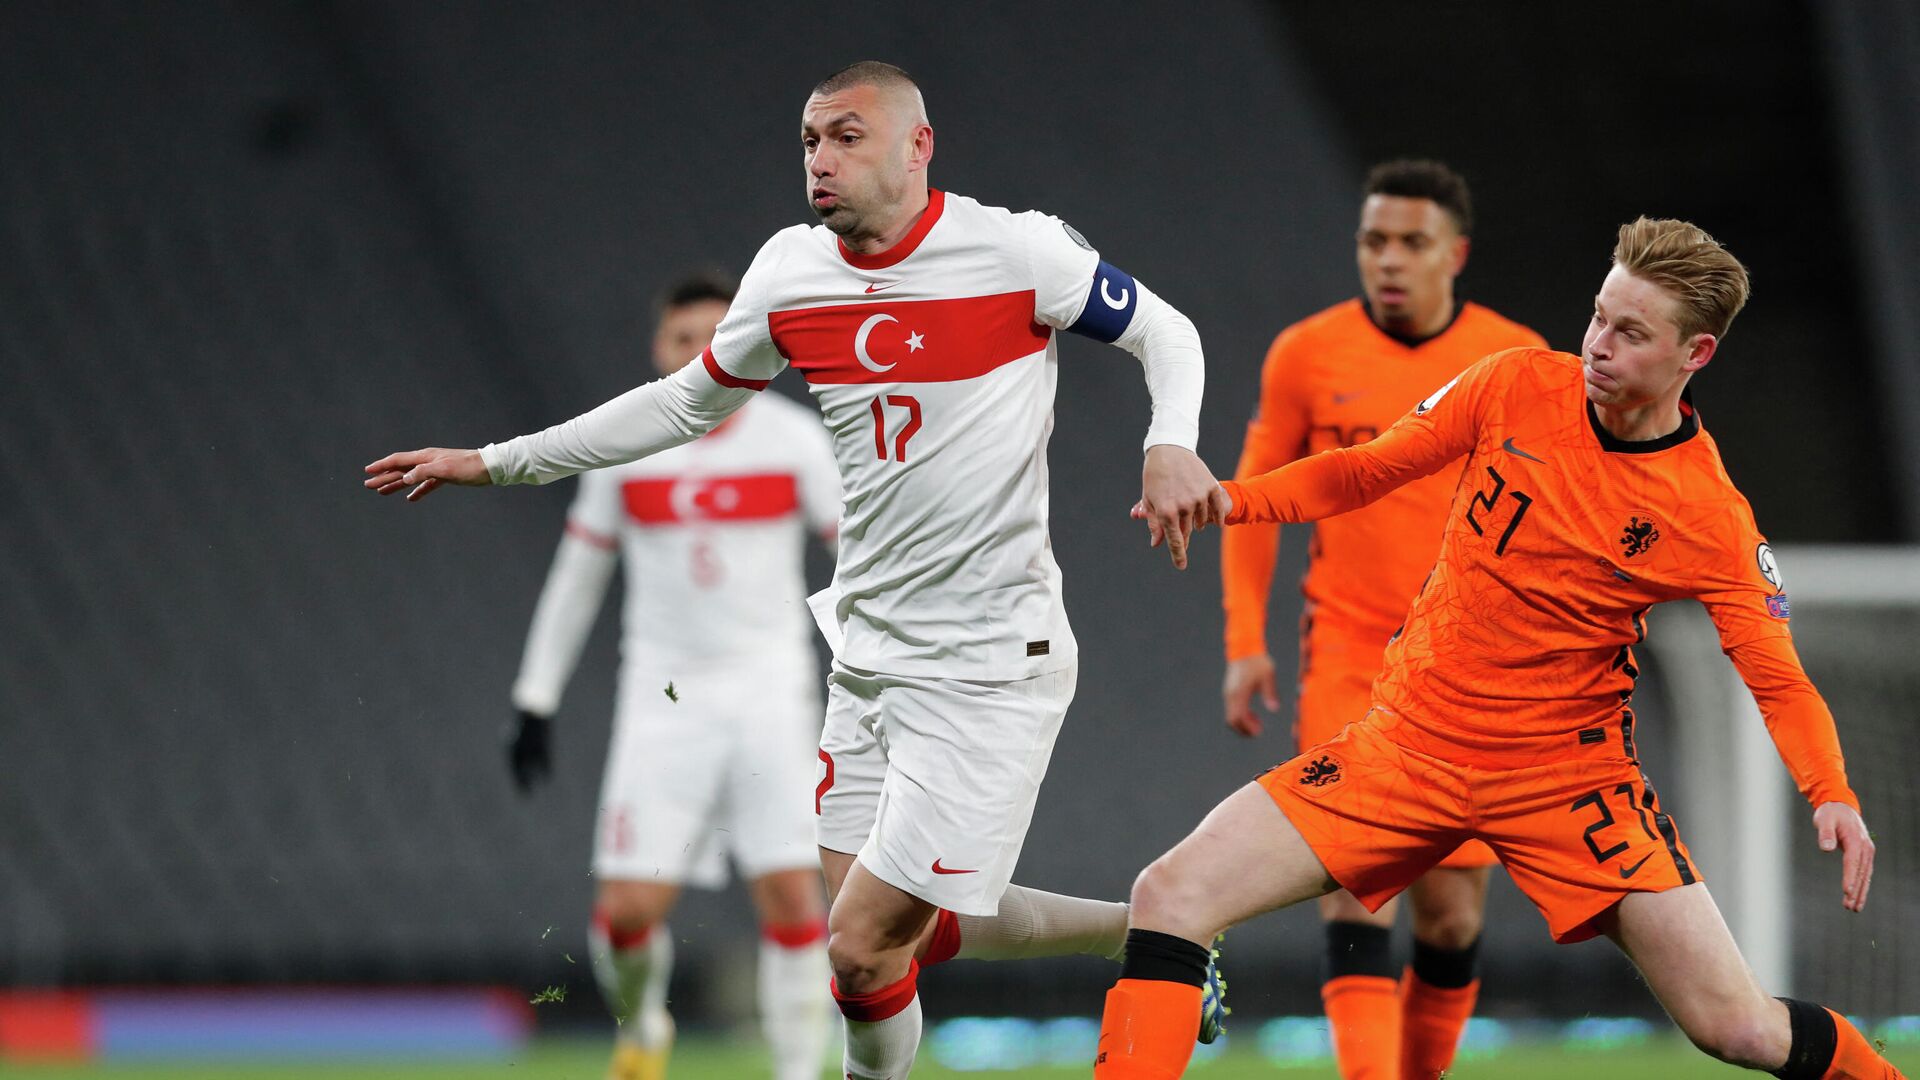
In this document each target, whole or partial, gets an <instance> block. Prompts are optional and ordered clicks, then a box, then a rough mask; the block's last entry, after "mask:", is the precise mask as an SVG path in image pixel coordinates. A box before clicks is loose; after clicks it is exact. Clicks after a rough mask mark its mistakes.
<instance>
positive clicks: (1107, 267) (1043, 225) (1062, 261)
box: [1020, 212, 1207, 450]
mask: <svg viewBox="0 0 1920 1080" xmlns="http://www.w3.org/2000/svg"><path fill="white" fill-rule="evenodd" d="M1020 217H1021V219H1022V225H1023V227H1024V231H1025V235H1026V239H1027V265H1028V270H1029V272H1030V273H1031V275H1032V277H1033V281H1034V308H1035V310H1034V314H1035V317H1036V318H1038V319H1039V320H1040V321H1041V322H1043V323H1046V324H1047V325H1049V326H1053V327H1055V328H1057V329H1061V330H1067V331H1070V332H1072V333H1076V334H1082V335H1085V336H1087V337H1091V338H1094V339H1095V340H1098V341H1105V342H1108V343H1111V344H1114V345H1118V346H1120V347H1121V348H1122V349H1125V350H1126V351H1128V352H1130V353H1132V354H1133V355H1134V356H1135V357H1136V358H1138V359H1139V361H1140V365H1141V367H1142V368H1144V369H1145V371H1146V378H1147V393H1148V394H1149V395H1150V396H1151V397H1152V399H1153V419H1152V421H1151V423H1149V425H1148V427H1147V437H1146V440H1145V442H1144V443H1143V444H1142V445H1143V447H1151V446H1158V445H1161V444H1168V445H1173V446H1180V447H1184V448H1186V449H1188V450H1192V449H1194V448H1195V447H1196V446H1197V445H1198V444H1199V441H1200V399H1201V397H1202V396H1203V394H1204V392H1205V390H1206V381H1207V380H1206V360H1205V357H1204V354H1203V353H1202V351H1201V348H1200V332H1199V331H1198V330H1196V329H1194V325H1193V321H1192V320H1191V319H1189V318H1187V317H1186V316H1185V315H1183V314H1181V312H1180V310H1179V309H1178V308H1175V307H1174V306H1173V305H1172V304H1169V303H1167V302H1166V301H1165V300H1162V299H1161V298H1160V297H1159V296H1157V295H1155V294H1154V293H1153V292H1152V291H1151V290H1149V289H1148V288H1147V287H1146V286H1145V285H1142V284H1140V283H1139V282H1138V281H1136V280H1134V278H1133V277H1132V275H1130V274H1128V273H1127V272H1126V271H1124V270H1122V269H1120V268H1119V267H1117V266H1114V265H1113V264H1112V263H1109V262H1107V261H1105V260H1104V259H1102V258H1100V253H1099V252H1098V251H1096V250H1094V248H1093V245H1091V244H1089V243H1087V240H1086V238H1085V237H1083V236H1081V235H1080V234H1079V232H1077V231H1075V230H1074V229H1073V227H1072V226H1070V225H1068V224H1067V223H1066V222H1064V221H1061V220H1060V219H1059V218H1056V217H1052V216H1050V215H1047V214H1041V213H1037V212H1030V213H1027V214H1022V215H1020Z"/></svg>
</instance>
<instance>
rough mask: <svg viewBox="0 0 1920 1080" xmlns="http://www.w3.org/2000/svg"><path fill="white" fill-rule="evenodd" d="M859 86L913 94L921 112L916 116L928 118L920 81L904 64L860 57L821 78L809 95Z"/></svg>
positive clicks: (920, 118) (920, 119) (916, 105)
mask: <svg viewBox="0 0 1920 1080" xmlns="http://www.w3.org/2000/svg"><path fill="white" fill-rule="evenodd" d="M856 86H872V87H876V88H878V89H880V90H890V91H901V92H904V93H907V94H909V95H911V96H912V98H913V102H914V106H915V108H916V109H917V110H918V112H919V116H918V117H916V119H918V120H919V121H920V122H921V123H923V124H924V123H926V121H927V103H926V99H925V98H923V97H921V95H920V84H919V83H917V82H914V81H913V76H911V75H909V74H907V73H906V71H905V70H904V69H902V68H899V67H895V66H894V65H892V64H889V63H887V62H886V61H884V60H859V61H855V62H854V63H851V64H848V65H847V66H846V67H843V68H841V69H840V70H839V71H836V72H834V73H833V74H831V75H829V76H827V77H826V78H824V79H821V80H820V81H819V82H818V83H816V84H815V85H814V88H813V93H811V94H809V95H807V96H808V97H823V96H825V95H827V94H837V93H839V92H840V91H842V90H850V89H852V88H853V87H856Z"/></svg>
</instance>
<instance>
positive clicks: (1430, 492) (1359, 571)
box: [1220, 299, 1546, 719]
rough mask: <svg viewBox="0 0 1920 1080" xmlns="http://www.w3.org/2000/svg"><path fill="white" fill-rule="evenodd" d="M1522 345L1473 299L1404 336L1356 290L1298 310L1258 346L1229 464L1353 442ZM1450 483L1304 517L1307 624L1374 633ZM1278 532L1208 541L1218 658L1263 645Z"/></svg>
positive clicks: (1534, 337)
mask: <svg viewBox="0 0 1920 1080" xmlns="http://www.w3.org/2000/svg"><path fill="white" fill-rule="evenodd" d="M1522 345H1536V346H1545V345H1546V342H1545V341H1544V340H1542V339H1541V337H1540V335H1539V334H1536V333H1534V332H1533V331H1532V330H1529V329H1527V328H1526V327H1524V326H1522V325H1520V324H1519V323H1516V322H1511V321H1509V320H1507V319H1504V318H1501V317H1500V316H1499V315H1496V314H1494V313H1493V312H1492V311H1490V310H1488V309H1487V308H1484V307H1481V306H1480V305H1478V304H1465V305H1463V306H1462V307H1461V308H1460V312H1459V314H1458V316H1456V317H1455V318H1454V320H1453V322H1452V323H1451V324H1449V325H1448V326H1447V328H1446V329H1445V330H1443V331H1441V332H1440V333H1439V334H1436V335H1435V336H1433V337H1431V338H1429V339H1427V340H1426V341H1423V342H1420V343H1419V344H1415V345H1409V344H1407V343H1405V342H1403V341H1401V340H1400V339H1398V338H1395V337H1392V336H1390V335H1388V334H1387V332H1386V331H1384V330H1382V329H1380V327H1379V326H1377V325H1375V324H1374V321H1373V320H1372V319H1371V318H1369V317H1368V315H1367V309H1366V307H1365V305H1364V304H1362V303H1361V301H1359V300H1357V299H1356V300H1348V301H1346V302H1345V303H1342V304H1336V305H1334V306H1333V307H1330V308H1328V309H1326V310H1325V311H1322V312H1320V313H1319V314H1317V315H1312V316H1309V317H1308V318H1306V319H1302V320H1301V321H1299V322H1297V323H1295V324H1293V325H1292V326H1290V327H1288V328H1287V329H1285V330H1283V331H1281V332H1280V336H1279V337H1276V338H1275V339H1274V341H1273V346H1272V347H1271V348H1269V349H1268V350H1267V359H1266V363H1265V364H1264V365H1263V366H1262V368H1261V372H1260V408H1259V411H1258V413H1256V414H1255V416H1254V418H1253V421H1252V423H1250V424H1248V425H1247V438H1246V444H1245V447H1244V449H1242V451H1241V454H1240V467H1239V469H1238V470H1237V471H1236V472H1235V473H1234V475H1235V476H1238V477H1240V478H1242V479H1245V478H1247V477H1251V476H1258V475H1260V474H1261V473H1264V472H1271V471H1272V470H1274V469H1277V468H1279V467H1280V466H1282V465H1285V464H1286V463H1287V462H1289V461H1293V460H1295V459H1296V458H1301V457H1305V456H1306V455H1308V454H1317V453H1320V452H1321V451H1323V450H1332V449H1336V448H1338V447H1343V446H1353V445H1356V444H1359V443H1363V442H1366V441H1367V440H1369V439H1371V438H1373V437H1374V436H1376V435H1378V434H1380V433H1381V432H1383V431H1385V430H1387V428H1389V427H1391V426H1392V425H1393V422H1394V421H1396V420H1398V419H1400V417H1401V416H1403V415H1405V414H1406V412H1407V410H1408V409H1411V408H1412V407H1413V405H1414V403H1415V402H1417V401H1419V400H1420V399H1421V398H1422V397H1425V396H1426V395H1427V394H1430V393H1432V392H1433V388H1434V387H1436V386H1439V385H1440V384H1441V383H1443V382H1446V381H1447V380H1448V379H1451V378H1453V377H1454V376H1455V375H1458V374H1460V372H1462V371H1464V370H1466V368H1467V366H1468V365H1470V364H1472V363H1473V362H1474V361H1476V360H1479V359H1480V358H1481V357H1483V356H1486V355H1488V354H1489V353H1495V352H1499V351H1500V350H1501V349H1510V348H1514V347H1516V346H1522ZM1453 486H1454V485H1453V478H1452V477H1451V476H1432V477H1427V478H1424V479H1421V480H1416V481H1414V482H1412V483H1409V484H1407V485H1405V486H1404V487H1401V488H1399V489H1398V490H1395V491H1393V492H1390V493H1388V494H1386V495H1384V496H1382V497H1381V498H1380V499H1379V501H1377V502H1375V503H1373V504H1372V505H1371V506H1367V507H1365V508H1362V509H1359V510H1354V511H1351V512H1349V513H1346V514H1341V515H1339V516H1338V517H1333V518H1329V519H1327V520H1325V521H1323V522H1321V523H1320V524H1319V525H1318V526H1317V527H1316V528H1315V529H1314V534H1313V544H1312V547H1311V549H1310V551H1311V561H1310V562H1309V563H1308V567H1307V573H1306V576H1305V578H1304V579H1302V581H1301V585H1300V587H1301V591H1302V592H1303V593H1305V595H1306V598H1307V602H1308V604H1309V605H1310V610H1311V611H1312V612H1313V619H1314V623H1315V625H1316V626H1319V627H1325V628H1329V629H1336V630H1340V631H1347V632H1351V633H1352V634H1353V635H1354V636H1355V637H1357V638H1360V639H1362V640H1369V641H1375V642H1378V643H1380V644H1381V645H1385V643H1386V640H1387V638H1388V637H1390V636H1391V635H1392V634H1393V631H1394V628H1395V627H1397V626H1399V625H1400V623H1401V620H1402V619H1403V618H1404V617H1405V616H1406V613H1407V604H1408V603H1409V602H1411V601H1412V599H1413V594H1414V593H1416V592H1418V591H1419V589H1420V582H1421V581H1422V580H1423V579H1425V577H1426V576H1427V571H1428V570H1430V569H1432V568H1433V556H1434V553H1435V552H1436V551H1438V550H1439V547H1440V526H1441V524H1442V523H1443V522H1444V521H1445V520H1446V517H1447V504H1448V502H1449V501H1450V500H1451V499H1452V498H1453ZM1279 544H1280V527H1279V526H1278V525H1253V526H1249V527H1247V528H1244V529H1229V530H1227V533H1226V535H1225V537H1224V538H1223V539H1222V540H1221V555H1220V567H1221V570H1220V573H1221V579H1222V586H1223V597H1224V605H1225V607H1226V615H1227V631H1226V637H1227V659H1228V660H1238V659H1240V658H1241V657H1244V656H1251V655H1253V654H1255V653H1262V652H1265V651H1267V643H1266V628H1267V598H1268V596H1269V594H1270V593H1271V591H1272V587H1273V570H1274V560H1275V556H1276V554H1277V553H1278V550H1279ZM1352 719H1358V717H1353V718H1352Z"/></svg>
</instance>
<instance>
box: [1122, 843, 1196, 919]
mask: <svg viewBox="0 0 1920 1080" xmlns="http://www.w3.org/2000/svg"><path fill="white" fill-rule="evenodd" d="M1205 900H1206V897H1205V896H1204V895H1203V891H1202V890H1201V889H1199V888H1198V887H1197V884H1196V882H1195V881H1194V880H1193V878H1192V876H1191V875H1189V874H1184V873H1182V872H1181V869H1180V866H1179V864H1178V862H1177V861H1176V860H1175V859H1174V857H1173V854H1172V853H1171V852H1169V853H1168V854H1166V855H1162V856H1160V857H1159V858H1158V859H1155V860H1154V861H1153V862H1151V863H1149V864H1148V865H1147V868H1146V869H1145V870H1142V871H1140V876H1139V877H1137V878H1135V879H1134V881H1133V895H1132V897H1131V899H1130V903H1131V904H1132V911H1131V913H1130V919H1131V921H1132V923H1133V925H1134V926H1138V927H1145V928H1148V929H1167V930H1173V929H1176V928H1177V929H1191V928H1190V927H1189V926H1188V924H1189V923H1191V922H1193V921H1194V919H1195V918H1196V917H1197V916H1198V915H1199V914H1200V913H1202V912H1204V911H1205V910H1206V907H1207V905H1206V903H1205Z"/></svg>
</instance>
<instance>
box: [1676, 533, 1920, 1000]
mask: <svg viewBox="0 0 1920 1080" xmlns="http://www.w3.org/2000/svg"><path fill="white" fill-rule="evenodd" d="M1778 558H1779V565H1780V569H1781V573H1782V576H1783V577H1784V579H1785V583H1786V590H1787V593H1788V595H1789V596H1790V597H1791V600H1792V604H1793V616H1792V617H1793V639H1794V645H1795V647H1796V648H1797V649H1798V650H1799V653H1800V658H1801V660H1802V661H1803V662H1804V663H1805V665H1806V668H1807V673H1808V674H1809V675H1810V676H1811V677H1812V679H1813V682H1814V685H1815V686H1817V687H1818V688H1819V689H1820V692H1821V693H1822V694H1823V695H1824V696H1825V698H1826V700H1827V703H1828V705H1830V706H1831V707H1832V709H1833V714H1834V718H1835V720H1836V722H1837V723H1838V725H1839V729H1840V741H1841V746H1842V748H1843V749H1844V750H1845V752H1846V755H1847V773H1848V778H1849V779H1850V780H1851V781H1852V783H1853V788H1854V790H1855V792H1856V793H1858V794H1859V796H1860V801H1861V805H1862V807H1863V810H1864V812H1865V816H1866V819H1867V827H1868V828H1869V829H1870V830H1872V832H1873V836H1874V841H1875V844H1876V847H1877V849H1878V851H1877V856H1876V860H1875V864H1874V879H1873V889H1872V892H1871V894H1870V895H1869V897H1868V901H1867V908H1866V911H1865V912H1863V913H1862V914H1859V915H1853V914H1849V913H1848V912H1846V911H1845V910H1844V909H1842V908H1841V906H1840V865H1839V857H1838V856H1837V855H1828V854H1825V853H1823V852H1821V851H1820V850H1819V848H1818V846H1817V844H1816V842H1815V838H1814V832H1813V825H1812V821H1811V817H1810V814H1809V813H1808V812H1807V808H1806V806H1805V804H1804V802H1803V801H1802V800H1801V798H1800V795H1799V793H1798V792H1797V791H1795V790H1794V788H1793V784H1792V781H1791V780H1790V779H1789V778H1788V776H1787V773H1786V769H1785V768H1784V767H1783V766H1782V764H1781V763H1780V760H1779V757H1778V755H1777V754H1776V753H1775V751H1774V749H1773V743H1772V741H1771V740H1770V739H1769V738H1768V737H1767V732H1766V728H1765V726H1764V725H1763V724H1762V722H1761V719H1760V712H1759V709H1758V707H1757V706H1756V705H1755V704H1754V701H1753V697H1752V695H1750V694H1749V693H1747V690H1746V688H1745V687H1744V686H1743V685H1742V684H1741V682H1740V679H1739V676H1738V675H1737V674H1736V673H1735V672H1734V670H1733V665H1732V664H1731V663H1730V662H1728V660H1727V659H1726V657H1725V656H1724V655H1722V654H1721V652H1720V644H1719V640H1718V638H1717V637H1716V636H1715V633H1714V629H1713V625H1712V623H1711V622H1710V621H1709V620H1708V618H1707V615H1706V611H1705V609H1703V608H1702V607H1700V606H1699V605H1698V604H1692V603H1687V604H1667V605H1662V606H1661V607H1660V608H1658V609H1656V610H1655V612H1654V615H1653V617H1652V621H1653V626H1652V627H1651V629H1650V632H1649V634H1648V638H1647V651H1648V653H1649V654H1650V659H1651V661H1652V663H1651V664H1650V665H1649V666H1650V669H1651V672H1652V673H1653V674H1655V675H1656V677H1657V681H1658V684H1659V685H1660V686H1661V687H1662V688H1664V690H1665V691H1666V701H1665V704H1666V706H1667V709H1666V712H1667V714H1668V717H1669V719H1668V721H1667V723H1668V725H1669V727H1670V729H1671V731H1670V736H1671V738H1672V739H1673V747H1674V759H1673V760H1674V762H1675V763H1676V764H1680V765H1681V766H1682V769H1681V771H1680V774H1679V775H1676V776H1675V777H1674V778H1673V779H1674V780H1675V781H1677V783H1675V784H1674V787H1673V794H1674V795H1675V797H1676V798H1675V799H1674V802H1675V809H1676V811H1677V812H1678V814H1679V815H1680V817H1679V821H1680V824H1681V827H1682V830H1683V835H1684V836H1686V837H1687V840H1688V844H1689V846H1691V847H1692V848H1693V849H1694V850H1695V851H1696V852H1697V853H1698V854H1699V855H1700V857H1701V858H1702V859H1703V860H1705V862H1706V870H1707V875H1708V885H1709V887H1710V888H1711V889H1712V890H1713V895H1714V899H1715V901H1716V902H1717V903H1718V904H1719V905H1720V908H1721V910H1722V912H1724V913H1725V915H1726V917H1727V923H1728V925H1729V926H1730V927H1731V928H1732V930H1733V933H1734V936H1735V938H1736V939H1738V940H1739V942H1740V946H1741V950H1742V951H1743V952H1744V953H1745V954H1746V956H1747V959H1748V962H1749V963H1751V964H1752V965H1753V968H1754V971H1755V972H1756V973H1757V974H1758V975H1759V977H1760V980H1761V983H1762V985H1763V986H1764V987H1766V989H1767V991H1768V992H1769V993H1773V994H1789V993H1791V994H1793V995H1795V996H1797V997H1804V998H1807V999H1810V1000H1813V1001H1819V1002H1821V1003H1823V1004H1827V1005H1830V1006H1832V1007H1834V1008H1837V1009H1840V1010H1843V1011H1845V1012H1847V1013H1849V1014H1853V1015H1858V1016H1865V1017H1874V1018H1887V1017H1895V1016H1903V1015H1912V1014H1916V1013H1920V786H1916V784H1915V783H1914V779H1915V770H1916V769H1920V548H1914V547H1799V548H1787V549H1783V550H1781V551H1780V552H1779V553H1778Z"/></svg>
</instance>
